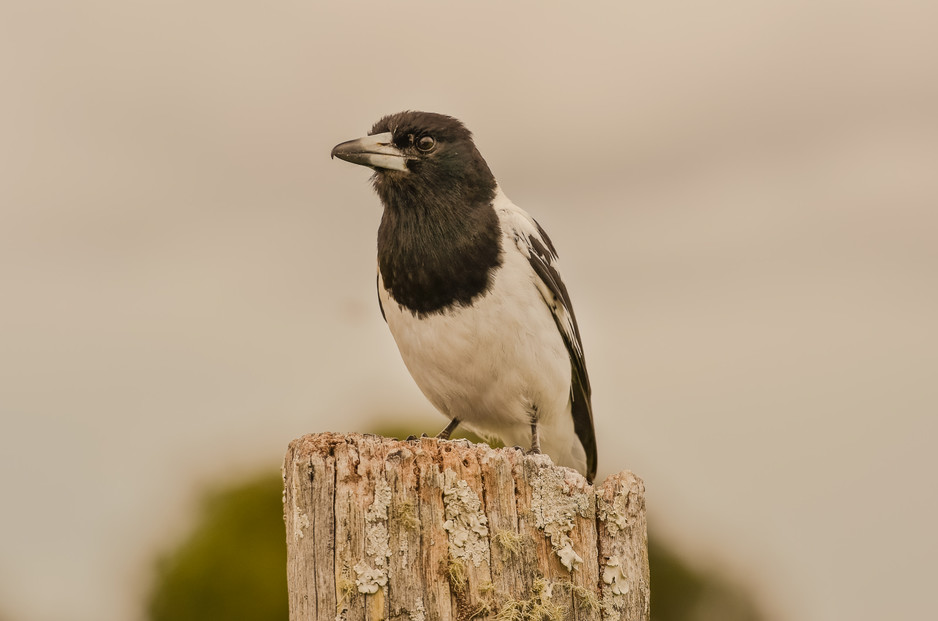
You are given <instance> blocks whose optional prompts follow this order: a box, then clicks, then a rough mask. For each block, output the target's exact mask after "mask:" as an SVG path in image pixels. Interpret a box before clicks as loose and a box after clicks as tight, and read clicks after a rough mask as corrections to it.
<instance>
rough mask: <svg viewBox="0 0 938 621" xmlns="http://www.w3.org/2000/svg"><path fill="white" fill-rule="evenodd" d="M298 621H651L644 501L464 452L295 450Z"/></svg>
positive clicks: (313, 444)
mask: <svg viewBox="0 0 938 621" xmlns="http://www.w3.org/2000/svg"><path fill="white" fill-rule="evenodd" d="M284 518H285V521H286V527H287V533H288V535H289V536H288V537H287V547H288V568H287V570H288V582H289V596H290V619H291V621H300V620H303V621H311V620H317V621H318V620H320V619H328V620H330V621H331V620H333V619H336V620H338V621H357V620H362V621H365V620H368V621H377V620H378V619H406V620H409V621H429V620H431V619H434V620H435V619H453V620H455V621H468V620H469V619H489V620H496V619H502V620H511V621H516V620H522V619H534V618H537V619H557V620H560V619H575V620H577V621H584V620H591V619H596V620H598V619H629V620H646V621H647V619H648V618H649V617H648V559H647V547H646V541H645V516H644V489H643V487H642V483H641V480H640V479H638V478H637V477H635V476H634V475H632V474H631V473H628V472H624V473H620V474H618V475H614V476H613V477H610V478H609V479H607V481H606V482H604V483H603V484H601V485H598V486H596V487H593V486H591V485H589V484H588V483H587V482H586V480H585V479H584V478H583V477H582V476H580V475H579V474H578V473H576V472H575V471H573V470H569V469H566V468H560V467H557V466H554V465H553V464H552V463H551V461H550V459H549V458H548V457H547V456H545V455H526V454H525V453H523V452H522V451H519V450H516V449H511V448H505V449H492V448H491V447H489V446H487V445H484V444H482V445H477V444H470V443H468V442H466V441H464V440H459V441H443V440H437V439H435V438H421V439H419V440H413V441H398V440H391V439H388V438H382V437H379V436H370V435H359V434H317V435H309V436H304V437H302V438H299V439H297V440H294V441H293V442H292V443H291V444H290V448H289V450H288V452H287V455H286V459H285V462H284Z"/></svg>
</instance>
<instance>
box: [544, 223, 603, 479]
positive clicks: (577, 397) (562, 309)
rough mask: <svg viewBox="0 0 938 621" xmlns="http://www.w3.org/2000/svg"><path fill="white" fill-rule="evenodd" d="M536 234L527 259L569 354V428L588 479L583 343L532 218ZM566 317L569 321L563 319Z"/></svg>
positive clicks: (592, 446) (591, 472) (592, 456)
mask: <svg viewBox="0 0 938 621" xmlns="http://www.w3.org/2000/svg"><path fill="white" fill-rule="evenodd" d="M534 224H535V226H537V232H538V236H539V237H540V239H538V237H535V236H533V235H532V236H530V237H528V240H527V241H528V244H529V247H530V248H531V253H530V255H529V258H528V261H529V262H530V263H531V267H532V268H534V271H535V273H536V274H537V275H538V277H539V278H540V279H541V280H542V281H543V282H544V284H545V285H547V288H548V289H550V291H551V293H552V294H553V298H554V299H553V300H545V301H546V302H547V303H548V304H549V305H550V307H551V311H552V312H553V315H554V321H555V322H556V324H557V329H558V330H559V331H560V335H561V336H562V337H563V343H564V345H565V346H566V347H567V352H568V353H569V354H570V368H571V370H572V373H571V375H572V382H571V384H570V403H571V409H572V414H573V428H574V430H575V431H576V435H577V437H578V438H579V439H580V443H581V444H582V445H583V448H584V449H585V450H586V470H587V476H586V478H587V479H588V480H589V481H590V482H592V481H593V477H595V476H596V461H597V459H596V436H595V432H594V431H593V406H592V404H591V402H590V396H591V394H592V390H591V389H590V380H589V375H587V373H586V360H585V358H584V356H583V346H582V341H581V340H580V328H579V327H578V326H577V323H576V316H575V315H574V314H573V305H572V304H571V302H570V295H569V294H568V293H567V287H566V286H565V285H564V284H563V281H562V280H561V279H560V273H559V272H558V271H557V270H556V268H554V266H553V263H554V261H556V260H557V251H556V250H554V245H553V244H552V243H551V241H550V238H549V237H548V236H547V233H546V232H545V231H544V229H543V228H541V225H540V224H538V223H537V222H536V221H535V222H534ZM566 317H569V324H568V323H567V321H566Z"/></svg>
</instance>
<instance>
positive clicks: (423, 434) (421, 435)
mask: <svg viewBox="0 0 938 621" xmlns="http://www.w3.org/2000/svg"><path fill="white" fill-rule="evenodd" d="M420 437H421V438H429V437H430V436H428V435H427V434H425V433H422V434H420Z"/></svg>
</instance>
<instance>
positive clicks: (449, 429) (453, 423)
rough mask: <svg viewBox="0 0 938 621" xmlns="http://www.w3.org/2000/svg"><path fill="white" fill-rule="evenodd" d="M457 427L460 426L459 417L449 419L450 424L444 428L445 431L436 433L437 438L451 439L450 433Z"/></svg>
mask: <svg viewBox="0 0 938 621" xmlns="http://www.w3.org/2000/svg"><path fill="white" fill-rule="evenodd" d="M456 427H459V419H458V418H454V419H453V420H451V421H449V425H447V426H446V428H445V429H443V431H441V432H440V433H438V434H436V439H437V440H449V436H450V434H451V433H453V431H455V430H456Z"/></svg>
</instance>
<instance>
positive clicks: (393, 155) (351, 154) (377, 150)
mask: <svg viewBox="0 0 938 621" xmlns="http://www.w3.org/2000/svg"><path fill="white" fill-rule="evenodd" d="M393 138H394V136H393V135H392V134H391V132H385V133H383V134H375V135H374V136H365V137H364V138H358V139H356V140H349V141H348V142H343V143H342V144H338V145H336V146H335V147H334V148H333V149H332V157H338V158H339V159H340V160H345V161H346V162H351V163H353V164H360V165H362V166H371V167H372V168H387V169H390V170H405V171H406V170H407V160H408V159H409V158H408V157H407V156H406V155H404V153H402V152H401V150H400V149H398V148H397V147H395V146H394V141H393Z"/></svg>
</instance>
